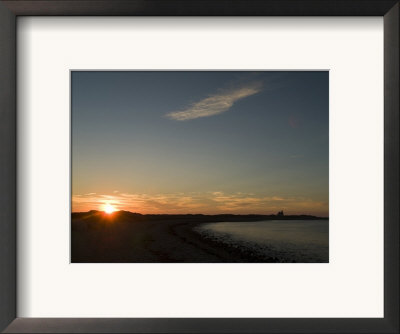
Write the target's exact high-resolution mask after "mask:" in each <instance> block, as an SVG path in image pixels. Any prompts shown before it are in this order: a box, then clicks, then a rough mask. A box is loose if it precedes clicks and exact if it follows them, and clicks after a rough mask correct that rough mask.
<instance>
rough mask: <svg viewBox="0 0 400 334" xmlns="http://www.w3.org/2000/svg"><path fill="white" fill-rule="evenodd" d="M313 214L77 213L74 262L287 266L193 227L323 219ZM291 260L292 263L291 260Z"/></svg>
mask: <svg viewBox="0 0 400 334" xmlns="http://www.w3.org/2000/svg"><path fill="white" fill-rule="evenodd" d="M321 219H328V218H325V217H315V216H311V215H288V216H286V215H257V214H254V215H232V214H220V215H202V214H185V215H181V214H180V215H174V214H146V215H142V214H139V213H132V212H128V211H116V212H114V213H112V214H110V215H109V214H106V213H104V212H102V211H95V210H92V211H89V212H78V213H72V215H71V262H72V263H163V262H167V263H173V262H184V263H222V262H225V263H228V262H229V263H230V262H242V263H247V262H282V260H281V259H280V260H278V259H277V258H275V257H274V256H273V255H272V254H261V255H260V254H255V253H250V252H248V251H247V250H246V249H241V248H240V247H232V246H229V245H226V244H222V243H221V242H218V241H216V240H212V239H209V238H205V237H204V236H202V235H201V234H199V233H197V232H196V231H195V229H194V227H196V226H199V225H200V224H204V223H216V222H256V221H266V220H321ZM288 262H289V261H288Z"/></svg>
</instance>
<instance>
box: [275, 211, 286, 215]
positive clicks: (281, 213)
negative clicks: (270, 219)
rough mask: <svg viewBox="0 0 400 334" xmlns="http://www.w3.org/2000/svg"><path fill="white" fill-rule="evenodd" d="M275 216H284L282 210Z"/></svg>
mask: <svg viewBox="0 0 400 334" xmlns="http://www.w3.org/2000/svg"><path fill="white" fill-rule="evenodd" d="M276 215H277V216H284V214H283V210H282V211H279V212H278V213H277V214H276Z"/></svg>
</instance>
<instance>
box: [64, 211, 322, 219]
mask: <svg viewBox="0 0 400 334" xmlns="http://www.w3.org/2000/svg"><path fill="white" fill-rule="evenodd" d="M90 212H93V213H94V212H96V213H97V212H102V213H105V214H107V213H106V212H105V211H104V210H89V211H75V212H73V211H71V214H79V213H90ZM118 212H127V213H131V214H135V215H141V216H208V217H211V216H265V217H313V218H324V219H326V218H329V216H314V215H311V214H304V213H302V214H290V215H286V214H282V215H279V214H277V213H270V214H261V213H244V214H235V213H217V214H204V213H140V212H132V211H127V210H115V211H114V212H112V213H111V214H113V213H118Z"/></svg>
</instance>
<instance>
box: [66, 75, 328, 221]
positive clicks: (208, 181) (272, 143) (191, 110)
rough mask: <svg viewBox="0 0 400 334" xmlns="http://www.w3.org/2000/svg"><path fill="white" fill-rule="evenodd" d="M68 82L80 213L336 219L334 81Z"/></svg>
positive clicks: (90, 78)
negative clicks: (105, 208) (332, 192)
mask: <svg viewBox="0 0 400 334" xmlns="http://www.w3.org/2000/svg"><path fill="white" fill-rule="evenodd" d="M71 80H72V110H71V117H72V138H71V140H72V195H73V198H72V205H73V211H87V210H90V209H101V207H102V205H104V204H105V203H111V204H112V205H114V206H115V207H116V208H117V209H124V210H129V211H136V212H142V213H274V212H276V211H278V210H281V209H283V210H284V211H285V212H287V213H296V214H297V213H308V214H316V215H323V216H328V157H329V151H328V149H329V96H328V93H329V74H328V72H326V71H323V72H316V71H314V72H311V71H310V72H309V71H307V72H303V71H301V72H300V71H296V72H294V71H293V72H288V71H286V72H273V71H265V72H243V71H240V72H238V71H235V72H232V71H229V72H221V71H214V72H206V71H197V72H188V71H181V72H176V71H174V72H169V71H157V72H149V71H144V72H138V71H126V72H104V71H102V72H84V71H82V72H81V71H77V72H72V75H71Z"/></svg>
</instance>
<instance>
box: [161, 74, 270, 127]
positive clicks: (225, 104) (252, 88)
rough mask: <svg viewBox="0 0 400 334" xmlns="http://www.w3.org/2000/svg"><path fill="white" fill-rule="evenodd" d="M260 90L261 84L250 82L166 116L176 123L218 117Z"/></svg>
mask: <svg viewBox="0 0 400 334" xmlns="http://www.w3.org/2000/svg"><path fill="white" fill-rule="evenodd" d="M261 88H262V83H261V82H252V83H250V84H247V85H244V86H241V87H238V88H235V89H231V90H229V91H224V92H221V93H218V94H214V95H211V96H209V97H206V98H205V99H203V100H200V101H198V102H195V103H193V104H191V105H190V106H189V107H188V108H186V109H184V110H181V111H174V112H170V113H168V114H167V115H166V116H167V117H168V118H170V119H173V120H176V121H187V120H190V119H195V118H200V117H209V116H213V115H218V114H220V113H223V112H225V111H228V110H229V109H230V108H231V107H232V106H233V105H234V103H235V102H236V101H238V100H240V99H244V98H246V97H248V96H251V95H254V94H257V93H258V92H260V91H261Z"/></svg>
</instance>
